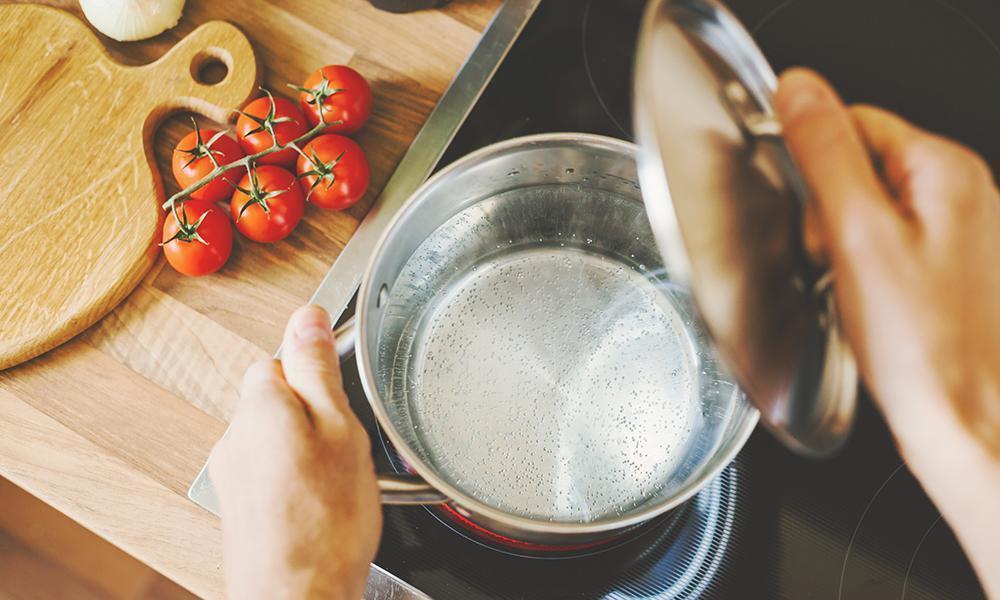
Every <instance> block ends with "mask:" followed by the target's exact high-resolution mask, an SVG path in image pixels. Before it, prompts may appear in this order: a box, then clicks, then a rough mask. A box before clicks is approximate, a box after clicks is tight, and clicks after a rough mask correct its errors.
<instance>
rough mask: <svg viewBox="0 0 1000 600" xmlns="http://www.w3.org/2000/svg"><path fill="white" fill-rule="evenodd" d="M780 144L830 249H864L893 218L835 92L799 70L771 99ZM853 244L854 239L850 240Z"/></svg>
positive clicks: (790, 74) (890, 225)
mask: <svg viewBox="0 0 1000 600" xmlns="http://www.w3.org/2000/svg"><path fill="white" fill-rule="evenodd" d="M775 104H776V108H777V111H778V117H779V118H780V119H781V121H782V125H783V128H784V135H785V140H786V141H787V143H788V147H789V150H790V151H791V153H792V157H793V158H794V159H795V161H796V163H797V164H798V166H799V169H800V170H801V171H802V174H803V175H804V177H805V179H806V183H807V184H808V185H809V188H810V189H811V190H812V194H813V198H814V200H815V202H816V204H817V207H818V209H819V210H818V212H819V215H820V219H821V220H822V222H823V224H824V225H825V229H826V233H827V235H828V236H830V237H832V238H833V239H829V240H827V242H828V243H829V245H830V246H832V247H831V250H833V251H837V250H838V249H847V250H850V249H852V248H854V247H856V246H864V245H866V244H867V243H868V240H869V239H870V238H871V235H870V233H869V232H871V231H872V227H878V228H879V231H880V233H881V234H884V233H886V229H887V228H889V229H891V228H894V227H896V226H897V225H896V224H895V223H894V222H895V221H897V220H898V216H897V215H896V214H895V209H894V208H893V206H892V204H891V200H890V198H889V197H888V196H887V194H886V191H885V189H884V187H883V185H882V183H881V181H880V179H879V177H878V175H877V174H876V172H875V169H874V167H873V166H872V163H871V159H870V158H869V154H868V149H867V147H866V146H865V143H864V140H863V139H862V138H861V136H860V135H859V134H858V132H857V131H856V129H855V127H854V122H853V121H852V119H851V116H850V113H848V111H847V108H846V107H845V106H844V104H843V102H841V100H840V98H839V97H838V96H837V94H836V92H834V91H833V89H832V88H831V87H830V86H829V84H827V83H826V81H824V80H823V79H822V78H821V77H819V76H818V75H816V74H815V73H813V72H811V71H808V70H805V69H791V70H789V71H786V72H785V73H784V74H783V75H782V76H781V79H780V82H779V84H778V91H777V95H776V97H775ZM855 240H857V241H855Z"/></svg>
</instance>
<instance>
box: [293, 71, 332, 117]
mask: <svg viewBox="0 0 1000 600" xmlns="http://www.w3.org/2000/svg"><path fill="white" fill-rule="evenodd" d="M288 87H290V88H292V89H293V90H298V91H300V92H302V93H303V94H309V95H310V96H312V97H311V98H309V99H308V100H306V104H312V105H315V106H316V108H317V109H318V110H317V112H318V113H319V122H320V123H324V122H326V108H325V107H324V106H323V105H324V103H325V102H326V99H327V98H330V97H331V96H334V95H336V94H339V93H340V92H343V91H344V88H335V87H332V86H331V85H330V80H329V79H327V78H326V76H325V75H324V76H323V81H322V82H320V84H319V85H318V86H316V87H313V88H307V87H302V86H299V85H293V84H291V83H289V84H288ZM338 124H339V122H338Z"/></svg>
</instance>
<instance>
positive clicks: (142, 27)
mask: <svg viewBox="0 0 1000 600" xmlns="http://www.w3.org/2000/svg"><path fill="white" fill-rule="evenodd" d="M80 8H82V9H83V14H84V15H86V17H87V20H88V21H90V23H91V24H92V25H93V26H94V27H96V28H97V30H98V31H100V32H101V33H103V34H104V35H106V36H108V37H110V38H112V39H115V40H118V41H119V42H130V41H133V40H144V39H146V38H151V37H153V36H154V35H157V34H160V33H163V32H164V31H166V30H168V29H170V28H171V27H173V26H174V25H176V24H177V21H179V20H180V18H181V13H182V12H183V11H184V0H80Z"/></svg>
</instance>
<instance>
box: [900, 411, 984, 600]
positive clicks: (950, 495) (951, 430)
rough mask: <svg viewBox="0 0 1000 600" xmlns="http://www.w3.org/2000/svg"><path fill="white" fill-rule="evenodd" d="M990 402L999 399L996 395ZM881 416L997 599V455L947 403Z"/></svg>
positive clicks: (909, 464)
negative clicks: (929, 410) (928, 413)
mask: <svg viewBox="0 0 1000 600" xmlns="http://www.w3.org/2000/svg"><path fill="white" fill-rule="evenodd" d="M993 401H996V402H1000V398H994V399H993ZM953 406H955V404H954V403H950V402H945V401H940V407H941V410H940V411H935V412H936V413H937V414H936V415H935V416H934V418H928V417H927V416H926V413H924V414H916V413H914V412H909V413H904V411H903V410H898V411H897V413H903V414H891V413H890V414H887V417H888V419H889V422H890V425H891V426H892V429H893V431H895V432H896V437H897V441H898V443H899V448H900V451H901V453H902V454H903V457H904V459H905V460H906V463H907V466H908V467H909V468H910V470H911V471H912V472H913V474H914V476H915V477H916V478H917V479H918V480H919V481H920V483H921V485H922V486H923V488H924V490H925V491H926V492H927V495H928V496H929V497H930V498H931V500H932V501H933V502H934V504H935V505H936V506H937V507H938V509H939V510H940V511H941V515H942V516H943V517H944V519H945V520H946V521H947V522H948V524H949V525H950V526H951V528H952V530H953V531H954V532H955V535H956V536H957V538H958V540H959V542H960V543H961V545H962V547H963V549H964V550H965V552H966V554H967V555H968V557H969V560H970V562H971V563H972V565H973V567H974V568H975V570H976V573H977V574H978V575H979V578H980V581H981V582H982V585H983V588H984V589H985V590H986V594H987V596H988V597H990V598H1000V510H998V509H1000V459H998V458H997V457H996V456H994V455H993V454H992V453H991V452H990V451H989V450H988V449H987V448H986V446H984V445H983V444H982V443H980V442H979V441H978V440H977V438H976V437H975V436H973V435H970V433H969V431H968V428H967V427H966V426H965V425H964V424H963V423H962V422H961V421H960V419H959V418H958V415H956V414H955V413H954V411H953V410H952V407H953Z"/></svg>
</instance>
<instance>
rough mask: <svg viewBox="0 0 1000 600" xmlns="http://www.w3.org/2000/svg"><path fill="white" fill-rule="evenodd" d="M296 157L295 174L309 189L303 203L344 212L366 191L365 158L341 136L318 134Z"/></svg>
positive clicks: (363, 154)
mask: <svg viewBox="0 0 1000 600" xmlns="http://www.w3.org/2000/svg"><path fill="white" fill-rule="evenodd" d="M303 151H304V152H305V153H306V156H308V157H309V158H308V159H307V158H306V157H305V156H301V155H300V156H299V163H298V165H297V167H296V172H297V173H298V175H299V178H300V179H301V180H302V183H303V186H304V188H303V189H306V190H308V192H307V193H306V200H308V201H310V202H312V203H313V204H315V205H317V206H320V207H322V208H329V209H332V210H343V209H345V208H347V207H349V206H352V205H354V204H355V203H356V202H357V201H358V200H360V199H361V197H362V196H364V195H365V191H366V190H367V189H368V179H369V173H368V159H366V158H365V153H364V152H363V151H362V150H361V146H359V145H358V144H357V143H356V142H355V141H354V140H352V139H350V138H346V137H344V136H342V135H337V134H333V133H331V134H328V135H321V136H319V137H318V138H316V139H314V140H313V141H311V142H309V143H308V144H307V145H306V147H305V149H304V150H303Z"/></svg>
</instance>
